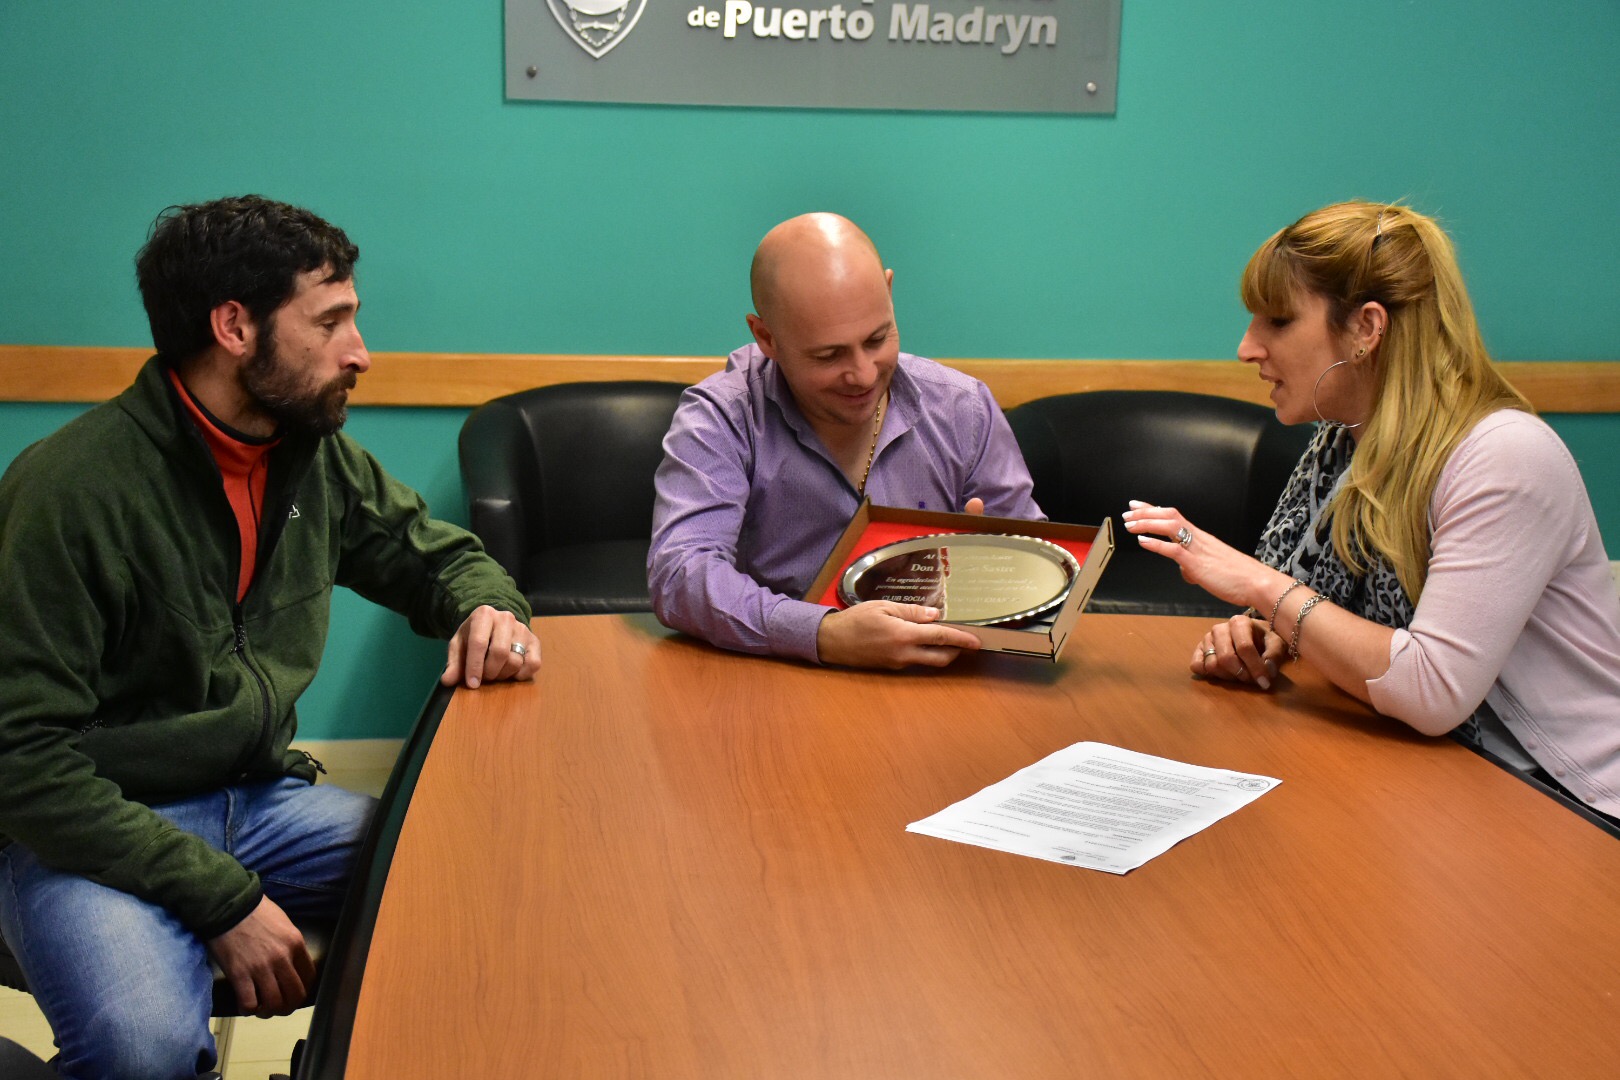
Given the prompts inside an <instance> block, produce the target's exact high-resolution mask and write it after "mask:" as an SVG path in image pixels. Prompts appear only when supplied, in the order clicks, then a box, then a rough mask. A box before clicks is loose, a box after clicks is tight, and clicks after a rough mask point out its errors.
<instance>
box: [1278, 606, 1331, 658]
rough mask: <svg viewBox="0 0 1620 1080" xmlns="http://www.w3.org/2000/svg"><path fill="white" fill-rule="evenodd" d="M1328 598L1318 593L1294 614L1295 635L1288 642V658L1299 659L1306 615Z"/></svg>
mask: <svg viewBox="0 0 1620 1080" xmlns="http://www.w3.org/2000/svg"><path fill="white" fill-rule="evenodd" d="M1325 599H1327V598H1326V597H1325V596H1323V595H1322V594H1321V593H1316V594H1315V595H1314V596H1312V597H1311V598H1310V599H1309V600H1307V601H1305V602H1304V603H1303V604H1301V605H1300V606H1299V614H1298V615H1295V616H1294V637H1293V640H1291V641H1290V642H1289V643H1288V659H1290V660H1298V659H1299V632H1300V631H1301V630H1303V629H1304V628H1305V616H1307V615H1309V614H1310V613H1311V608H1313V607H1315V606H1316V605H1317V604H1320V603H1321V602H1322V601H1323V600H1325Z"/></svg>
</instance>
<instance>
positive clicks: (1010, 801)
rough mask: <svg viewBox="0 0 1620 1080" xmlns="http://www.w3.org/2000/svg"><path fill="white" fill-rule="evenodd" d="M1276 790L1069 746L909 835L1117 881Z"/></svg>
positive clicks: (1255, 779) (1110, 749)
mask: <svg viewBox="0 0 1620 1080" xmlns="http://www.w3.org/2000/svg"><path fill="white" fill-rule="evenodd" d="M1280 783H1282V781H1281V780H1276V779H1273V778H1272V777H1269V776H1255V775H1254V774H1253V773H1240V772H1227V771H1226V770H1224V769H1206V768H1204V767H1203V766H1201V765H1186V764H1183V763H1182V762H1179V761H1171V760H1169V759H1168V758H1161V757H1153V756H1151V755H1148V754H1138V753H1136V752H1135V751H1134V750H1121V749H1120V748H1119V747H1117V746H1108V745H1106V744H1104V743H1094V742H1083V743H1075V744H1074V745H1073V746H1067V747H1064V748H1063V749H1062V750H1059V751H1058V752H1057V753H1055V754H1050V755H1048V756H1047V757H1045V758H1042V759H1041V760H1040V761H1037V762H1036V763H1035V764H1033V765H1030V766H1028V767H1027V768H1023V769H1019V770H1018V771H1017V772H1015V773H1013V774H1012V775H1011V776H1009V777H1008V778H1007V779H1005V780H1003V781H1001V782H1000V783H998V784H991V785H990V786H989V787H987V788H985V789H984V790H983V791H980V792H979V793H978V794H977V795H971V796H969V797H968V798H966V799H963V800H962V801H961V802H959V803H956V804H955V805H953V806H948V807H946V808H945V809H944V810H941V811H940V812H939V813H937V814H935V815H933V816H932V817H926V818H923V819H922V820H921V821H914V822H912V823H911V824H910V825H907V826H906V831H907V832H915V833H923V834H925V835H927V836H937V837H939V838H940V839H942V840H958V841H960V842H962V843H964V844H975V845H977V846H979V847H987V848H994V849H996V850H997V851H1010V852H1012V853H1013V854H1015V855H1032V856H1034V857H1035V858H1037V859H1046V860H1048V861H1050V862H1061V863H1071V864H1073V865H1075V866H1088V867H1090V868H1091V869H1093V870H1106V871H1108V872H1109V873H1111V874H1123V873H1125V872H1126V871H1127V870H1134V869H1136V868H1137V867H1138V866H1141V865H1142V864H1143V863H1145V862H1147V861H1148V860H1149V859H1151V858H1153V857H1154V856H1155V855H1162V854H1164V853H1165V852H1166V851H1169V850H1170V848H1171V847H1173V846H1174V845H1176V844H1179V843H1180V842H1181V841H1183V840H1185V839H1186V838H1187V837H1189V836H1191V835H1193V834H1194V833H1196V832H1201V831H1202V830H1204V829H1206V828H1208V827H1209V826H1211V825H1213V824H1215V822H1217V821H1219V820H1220V819H1221V818H1223V817H1225V816H1226V815H1227V814H1230V813H1231V812H1232V811H1234V810H1236V809H1238V808H1239V807H1241V806H1247V805H1248V804H1249V803H1251V802H1253V801H1254V800H1256V799H1258V798H1259V797H1260V796H1261V795H1264V794H1265V793H1266V792H1268V791H1270V790H1271V789H1272V788H1274V787H1276V786H1277V785H1278V784H1280Z"/></svg>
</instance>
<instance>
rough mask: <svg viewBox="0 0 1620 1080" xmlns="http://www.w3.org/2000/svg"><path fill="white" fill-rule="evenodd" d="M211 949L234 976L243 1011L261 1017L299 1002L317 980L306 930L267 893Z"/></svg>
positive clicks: (289, 1009)
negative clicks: (300, 928) (289, 916)
mask: <svg viewBox="0 0 1620 1080" xmlns="http://www.w3.org/2000/svg"><path fill="white" fill-rule="evenodd" d="M208 951H209V952H210V953H211V954H213V957H214V960H215V961H216V962H217V963H218V964H219V966H220V969H221V970H222V971H224V972H225V977H226V978H227V979H229V980H230V983H231V989H233V990H235V991H236V1000H237V1002H238V1003H239V1004H240V1005H241V1006H242V1011H243V1012H249V1013H252V1014H253V1015H254V1016H257V1017H260V1018H261V1019H262V1018H264V1017H270V1016H285V1015H287V1014H288V1013H290V1012H292V1011H293V1010H294V1009H296V1008H298V1007H299V1006H300V1005H302V1004H303V1003H304V998H305V996H306V994H307V993H308V990H309V986H310V984H311V983H313V982H314V981H315V962H314V961H313V960H311V959H310V958H309V950H308V949H306V948H305V947H304V935H303V934H301V933H299V932H298V927H296V926H294V925H293V924H292V920H290V919H288V918H287V913H286V912H284V911H282V910H281V908H280V906H279V905H277V904H276V902H275V901H274V900H272V899H270V898H269V897H268V896H266V897H264V898H263V899H262V900H260V901H259V906H258V907H256V908H254V909H253V910H252V912H250V913H249V914H248V917H247V918H245V919H243V920H242V921H241V922H239V923H237V924H236V925H235V926H233V927H231V928H230V929H229V930H227V931H225V932H224V933H223V934H221V935H219V936H218V937H216V938H212V939H211V940H210V941H209V942H208Z"/></svg>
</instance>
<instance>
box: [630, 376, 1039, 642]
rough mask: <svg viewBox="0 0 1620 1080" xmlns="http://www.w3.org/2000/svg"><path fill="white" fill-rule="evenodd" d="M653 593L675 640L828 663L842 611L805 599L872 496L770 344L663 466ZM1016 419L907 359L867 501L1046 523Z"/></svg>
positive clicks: (715, 397)
mask: <svg viewBox="0 0 1620 1080" xmlns="http://www.w3.org/2000/svg"><path fill="white" fill-rule="evenodd" d="M656 484H657V489H658V499H657V502H656V503H655V505H654V508H653V537H652V548H651V550H650V551H649V552H648V554H647V583H648V587H649V589H650V590H651V593H652V602H653V610H654V611H656V612H657V613H658V618H659V619H660V620H661V621H662V622H663V623H664V624H665V625H666V626H670V627H673V628H674V629H677V630H681V631H684V632H685V633H688V634H691V635H693V636H694V637H700V638H703V639H705V640H707V641H710V642H712V643H714V644H716V645H719V646H722V647H723V648H727V649H736V650H739V651H741V652H751V653H773V654H776V655H780V656H794V657H799V658H801V659H804V660H811V661H815V660H817V659H818V657H817V654H816V631H817V629H818V628H819V627H820V625H821V620H822V618H823V617H824V616H826V615H827V614H828V613H829V612H830V611H831V610H832V609H831V608H827V607H822V606H821V605H819V604H812V603H806V602H804V601H802V600H800V599H798V597H799V596H801V595H803V593H804V590H805V589H807V588H809V586H810V582H811V581H812V580H813V579H814V578H815V576H816V573H817V571H819V570H820V569H821V564H822V563H823V562H825V561H826V559H827V555H828V554H829V553H830V552H831V551H832V549H833V545H834V544H836V543H837V541H838V537H839V535H840V534H841V533H842V532H843V531H844V527H845V526H846V525H848V524H849V520H850V518H852V517H853V516H854V515H855V511H856V510H857V509H858V508H859V507H860V504H861V497H860V495H859V494H857V492H856V490H855V488H854V486H853V485H852V484H850V482H849V479H848V478H847V477H845V476H844V474H843V471H842V470H840V469H839V467H838V466H837V465H836V464H835V463H834V462H833V459H832V456H831V455H830V454H829V453H828V452H827V449H826V447H825V446H824V445H823V444H822V441H821V439H820V438H819V437H818V436H817V435H816V433H815V431H814V430H813V429H812V428H811V427H810V423H809V421H807V420H806V419H805V418H804V416H803V414H802V413H800V411H799V408H798V405H797V404H796V403H795V402H794V400H793V395H792V392H791V391H790V390H789V389H788V385H787V382H786V380H784V379H783V378H782V373H781V371H780V370H779V369H778V368H777V366H776V364H775V363H773V362H772V361H771V360H770V359H769V358H767V357H766V356H765V355H764V354H762V353H761V352H760V351H759V348H758V346H756V345H752V344H750V345H747V346H745V347H743V348H741V349H738V350H737V351H736V352H734V353H732V354H731V357H730V359H729V360H728V362H727V364H726V370H725V371H723V372H721V373H720V374H718V375H712V376H710V377H709V378H707V379H704V380H703V381H702V382H700V383H698V384H697V385H696V386H694V387H692V388H691V389H689V390H687V391H686V394H685V395H684V396H683V397H682V398H681V404H680V407H679V408H678V409H677V410H676V412H675V420H674V422H673V423H672V424H671V425H670V429H669V434H668V435H666V436H665V437H664V461H663V464H662V465H660V466H659V468H658V475H657V480H656ZM1032 486H1033V485H1032V483H1031V481H1030V478H1029V470H1028V469H1027V468H1026V467H1025V465H1024V458H1023V455H1022V454H1021V453H1020V452H1019V450H1018V444H1017V443H1016V442H1015V441H1014V439H1013V434H1012V429H1011V428H1009V427H1008V426H1007V419H1006V417H1004V416H1002V414H1001V409H1000V407H999V406H997V405H996V402H995V399H994V398H993V397H991V395H990V390H989V388H988V387H986V386H985V385H984V384H983V383H981V382H979V380H977V379H974V378H971V377H969V376H967V375H963V374H961V373H960V372H957V371H953V370H951V369H950V368H947V367H944V366H942V365H940V364H936V363H934V362H933V361H932V360H925V359H923V358H922V357H920V356H911V355H909V354H907V353H901V354H900V362H899V364H898V365H897V366H896V368H895V372H894V379H893V381H892V382H891V383H890V384H889V405H888V411H887V413H886V415H885V416H884V418H883V430H882V433H881V434H880V436H879V438H878V444H877V453H876V456H875V457H874V458H873V461H872V471H871V475H870V476H869V477H868V478H867V482H866V494H867V496H868V497H869V498H870V499H871V500H872V501H873V502H874V503H879V504H882V505H885V506H904V507H917V508H918V509H922V510H943V511H953V512H954V511H960V510H962V508H963V507H964V506H965V505H966V503H967V501H968V500H969V499H972V498H979V499H983V500H984V511H985V513H986V514H991V515H994V516H998V517H1011V518H1024V519H1037V520H1039V519H1042V518H1043V517H1044V515H1042V513H1041V510H1040V507H1038V506H1036V505H1035V500H1034V498H1033V497H1032V496H1031V489H1032Z"/></svg>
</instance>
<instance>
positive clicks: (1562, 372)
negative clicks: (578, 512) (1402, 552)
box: [0, 345, 1620, 413]
mask: <svg viewBox="0 0 1620 1080" xmlns="http://www.w3.org/2000/svg"><path fill="white" fill-rule="evenodd" d="M147 355H148V350H145V349H127V348H106V347H89V346H84V347H81V346H63V345H0V401H69V402H89V401H105V400H106V399H107V398H109V397H111V396H113V395H114V394H116V393H118V392H119V391H120V390H122V389H123V388H124V387H126V386H128V385H129V383H130V380H132V379H133V378H134V377H135V372H136V371H137V370H138V369H139V368H140V366H141V364H142V363H143V362H144V361H145V360H146V357H147ZM722 363H723V361H722V360H721V359H719V358H715V357H691V356H583V355H576V356H547V355H539V354H521V353H416V352H408V353H407V352H397V353H374V354H373V355H372V368H371V371H370V372H369V373H367V374H366V375H365V376H364V377H363V378H361V380H360V385H359V386H358V387H357V388H356V390H355V392H354V396H353V403H354V404H355V405H425V406H461V407H465V406H470V405H478V404H481V403H483V402H485V401H488V400H489V399H490V398H492V397H498V396H499V395H501V394H508V393H511V392H513V391H515V390H523V389H526V388H528V387H531V386H549V385H551V384H552V383H560V382H581V381H588V380H619V379H660V380H666V381H671V382H686V383H692V382H697V381H698V380H699V379H701V378H703V377H704V376H706V375H709V374H711V373H713V372H715V371H718V370H720V367H721V365H722ZM945 363H948V364H950V365H951V366H952V367H954V368H957V369H959V370H961V371H965V372H967V373H968V374H970V375H973V376H975V377H977V378H980V379H983V380H984V381H985V383H986V384H988V385H989V387H990V389H991V392H992V393H994V394H995V395H996V400H998V401H1000V402H1001V404H1002V406H1003V407H1005V408H1011V407H1012V406H1014V405H1019V404H1022V403H1023V402H1025V401H1029V400H1031V399H1032V398H1038V397H1045V396H1047V395H1049V394H1067V393H1074V392H1077V391H1081V390H1122V389H1126V390H1188V391H1192V392H1194V393H1200V394H1216V395H1219V396H1221V397H1232V398H1239V399H1241V400H1244V401H1255V402H1260V403H1261V404H1265V403H1266V402H1267V397H1266V393H1267V388H1266V386H1265V384H1264V383H1262V382H1261V381H1260V380H1259V378H1258V377H1257V376H1256V375H1255V371H1254V368H1253V367H1250V366H1248V365H1246V364H1239V363H1237V362H1235V361H1231V360H1227V361H1216V360H947V361H945ZM1501 368H1502V371H1503V373H1504V374H1505V375H1507V377H1508V378H1509V379H1511V380H1512V381H1513V383H1514V385H1515V386H1517V387H1518V388H1519V389H1520V390H1521V391H1523V392H1524V394H1525V395H1526V396H1527V397H1528V398H1529V399H1530V401H1531V402H1532V403H1533V404H1534V405H1535V407H1536V408H1537V409H1538V410H1540V411H1542V412H1553V413H1620V361H1602V362H1587V361H1558V360H1546V361H1531V362H1517V363H1504V364H1502V365H1501Z"/></svg>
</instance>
